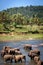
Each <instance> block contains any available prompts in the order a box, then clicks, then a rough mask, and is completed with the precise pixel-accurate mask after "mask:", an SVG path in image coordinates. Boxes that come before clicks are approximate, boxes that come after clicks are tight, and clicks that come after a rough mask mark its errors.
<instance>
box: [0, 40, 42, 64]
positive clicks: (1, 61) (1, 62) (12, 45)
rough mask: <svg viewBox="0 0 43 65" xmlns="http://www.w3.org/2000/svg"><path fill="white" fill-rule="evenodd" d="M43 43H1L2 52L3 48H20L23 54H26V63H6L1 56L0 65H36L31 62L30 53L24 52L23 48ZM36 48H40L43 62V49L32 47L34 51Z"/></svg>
mask: <svg viewBox="0 0 43 65" xmlns="http://www.w3.org/2000/svg"><path fill="white" fill-rule="evenodd" d="M41 43H43V40H28V41H18V42H0V51H1V50H2V48H3V46H10V47H13V48H16V47H17V48H20V51H21V52H22V54H24V55H25V56H26V62H24V61H23V62H22V63H14V62H13V63H8V62H7V63H5V62H4V60H3V58H2V57H1V55H0V65H36V64H35V63H34V61H33V60H31V59H30V58H29V57H28V52H29V51H27V50H24V48H23V45H24V44H34V45H35V44H41ZM34 48H38V49H39V50H40V52H41V55H40V59H41V60H43V47H32V49H34Z"/></svg>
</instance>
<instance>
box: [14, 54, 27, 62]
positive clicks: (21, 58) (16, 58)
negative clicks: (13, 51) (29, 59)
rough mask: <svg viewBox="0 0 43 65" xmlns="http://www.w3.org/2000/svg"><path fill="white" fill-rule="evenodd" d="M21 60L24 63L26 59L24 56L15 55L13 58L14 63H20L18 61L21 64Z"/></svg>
mask: <svg viewBox="0 0 43 65" xmlns="http://www.w3.org/2000/svg"><path fill="white" fill-rule="evenodd" d="M23 59H24V60H25V61H26V57H25V56H24V55H15V56H14V61H15V63H16V62H20V61H21V62H22V60H23Z"/></svg>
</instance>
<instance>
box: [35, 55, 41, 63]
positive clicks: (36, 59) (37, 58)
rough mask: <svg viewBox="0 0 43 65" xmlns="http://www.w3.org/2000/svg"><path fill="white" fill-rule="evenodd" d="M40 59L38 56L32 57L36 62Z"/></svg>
mask: <svg viewBox="0 0 43 65" xmlns="http://www.w3.org/2000/svg"><path fill="white" fill-rule="evenodd" d="M39 60H40V57H39V56H35V57H34V62H35V63H36V64H37V63H38V61H39Z"/></svg>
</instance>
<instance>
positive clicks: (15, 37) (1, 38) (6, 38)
mask: <svg viewBox="0 0 43 65" xmlns="http://www.w3.org/2000/svg"><path fill="white" fill-rule="evenodd" d="M32 39H43V34H14V35H0V41H18V40H19V41H20V40H32Z"/></svg>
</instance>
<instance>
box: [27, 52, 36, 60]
mask: <svg viewBox="0 0 43 65" xmlns="http://www.w3.org/2000/svg"><path fill="white" fill-rule="evenodd" d="M28 56H29V57H30V58H31V59H34V57H35V56H37V54H35V53H31V52H29V53H28Z"/></svg>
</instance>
